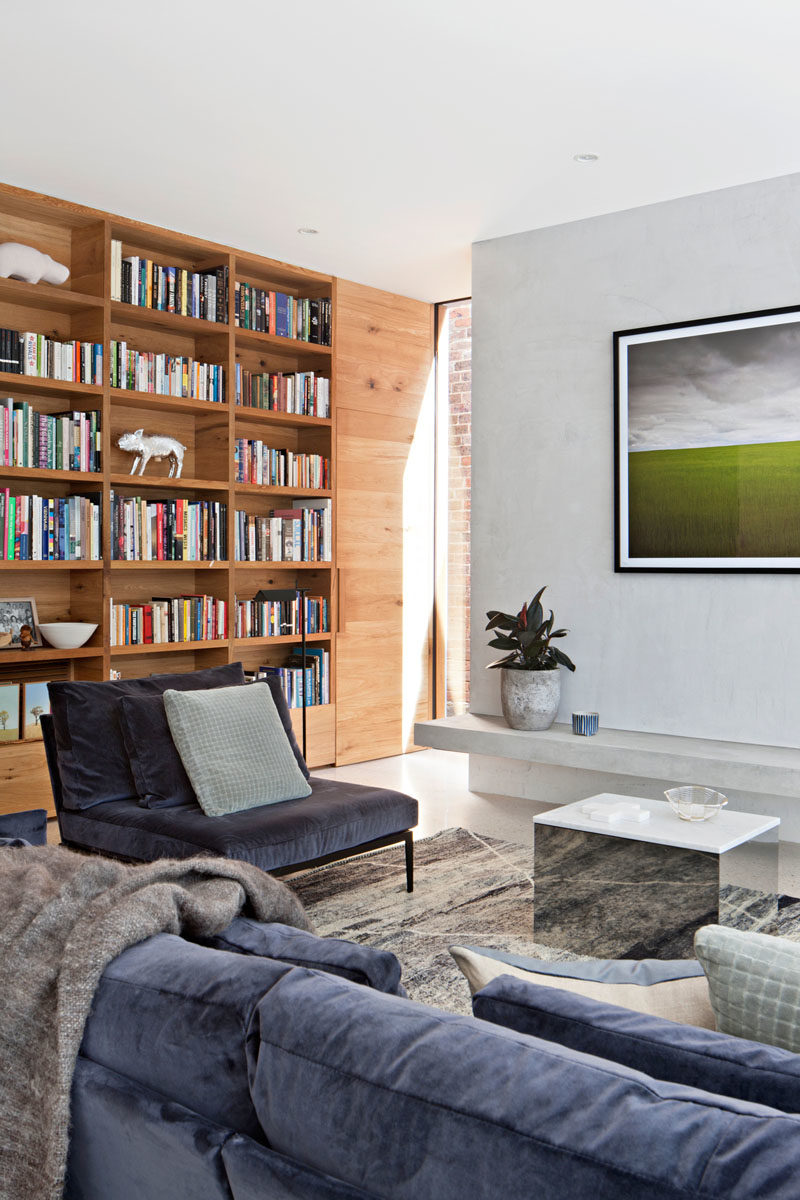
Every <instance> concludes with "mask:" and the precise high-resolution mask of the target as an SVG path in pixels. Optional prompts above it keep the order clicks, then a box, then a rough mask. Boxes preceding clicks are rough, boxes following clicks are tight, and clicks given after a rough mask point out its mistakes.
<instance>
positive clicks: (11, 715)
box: [0, 683, 22, 742]
mask: <svg viewBox="0 0 800 1200" xmlns="http://www.w3.org/2000/svg"><path fill="white" fill-rule="evenodd" d="M19 718H20V686H19V684H18V683H0V742H18V741H19V739H20V738H21V736H22V733H21V730H20V720H19Z"/></svg>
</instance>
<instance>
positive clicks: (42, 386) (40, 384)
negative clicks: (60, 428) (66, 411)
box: [0, 371, 103, 407]
mask: <svg viewBox="0 0 800 1200" xmlns="http://www.w3.org/2000/svg"><path fill="white" fill-rule="evenodd" d="M9 392H35V393H36V394H37V395H39V396H54V397H57V398H58V399H63V401H64V404H65V405H66V406H67V407H69V402H70V399H72V398H73V397H74V398H75V399H76V400H79V401H80V405H79V407H83V406H84V402H85V401H88V400H94V401H96V402H99V401H100V400H102V398H103V388H102V387H101V386H100V385H98V384H95V383H72V382H68V381H66V380H63V379H48V378H47V377H46V376H40V375H14V374H12V373H11V372H10V371H0V395H2V396H7V395H8V394H9Z"/></svg>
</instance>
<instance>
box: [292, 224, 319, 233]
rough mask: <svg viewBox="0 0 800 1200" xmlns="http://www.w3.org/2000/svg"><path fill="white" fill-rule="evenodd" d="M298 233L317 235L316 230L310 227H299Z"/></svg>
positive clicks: (317, 231)
mask: <svg viewBox="0 0 800 1200" xmlns="http://www.w3.org/2000/svg"><path fill="white" fill-rule="evenodd" d="M297 232H298V233H319V230H318V229H312V228H311V226H310V225H301V226H300V228H299V229H298V231H297Z"/></svg>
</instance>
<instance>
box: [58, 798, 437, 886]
mask: <svg viewBox="0 0 800 1200" xmlns="http://www.w3.org/2000/svg"><path fill="white" fill-rule="evenodd" d="M310 786H311V795H310V796H307V797H304V798H303V799H302V800H287V801H285V803H283V804H271V805H266V806H265V807H262V808H250V809H245V810H244V811H243V812H238V813H229V814H227V815H226V816H222V817H215V818H214V819H213V820H209V818H208V817H207V816H206V815H205V813H204V812H203V811H202V809H201V808H200V807H199V806H198V805H197V804H184V805H181V806H180V807H178V808H142V807H141V806H140V805H139V804H138V803H137V802H136V801H135V800H117V801H114V802H113V803H109V804H99V805H97V806H96V807H95V808H90V809H88V810H87V811H85V812H68V811H64V812H62V814H61V831H62V836H63V837H64V838H65V839H66V840H67V841H74V842H76V843H77V844H78V845H80V846H89V847H92V848H93V849H96V850H100V851H103V852H106V853H108V854H120V855H123V856H125V857H126V858H133V859H138V860H139V861H141V862H150V861H152V860H153V859H156V858H170V857H172V858H187V857H188V856H189V855H192V854H202V853H203V852H206V853H209V854H221V855H223V856H224V857H226V858H241V859H244V860H245V861H246V862H251V863H255V865H256V866H257V867H261V869H262V870H263V871H274V870H277V869H278V868H279V867H287V866H293V865H295V864H297V863H304V862H310V861H312V860H313V859H317V858H322V857H324V856H325V855H327V854H336V853H339V852H340V851H342V850H347V849H350V848H351V847H354V846H358V845H360V844H361V843H362V842H371V841H374V840H375V839H376V838H381V837H386V836H387V835H389V834H392V833H398V832H400V831H402V830H404V829H411V828H413V826H414V825H416V823H417V819H418V805H417V801H416V800H414V799H413V798H412V797H411V796H406V795H404V794H403V793H402V792H392V791H389V790H388V789H386V788H376V787H365V786H364V785H362V784H355V783H347V784H345V783H341V782H339V781H335V782H334V781H333V780H328V779H318V778H317V777H316V776H313V775H312V777H311V784H310Z"/></svg>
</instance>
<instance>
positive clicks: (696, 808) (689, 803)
mask: <svg viewBox="0 0 800 1200" xmlns="http://www.w3.org/2000/svg"><path fill="white" fill-rule="evenodd" d="M664 795H665V796H666V797H667V799H668V800H669V802H670V805H671V806H672V811H673V812H676V813H677V814H678V816H679V817H680V818H681V820H682V821H708V820H710V818H711V817H715V816H716V815H717V813H718V812H719V811H720V810H721V809H722V808H724V807H725V805H726V804H727V803H728V797H727V796H723V794H722V792H715V791H714V789H713V788H707V787H695V786H694V785H692V786H690V787H677V788H669V790H668V791H666V792H664Z"/></svg>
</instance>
